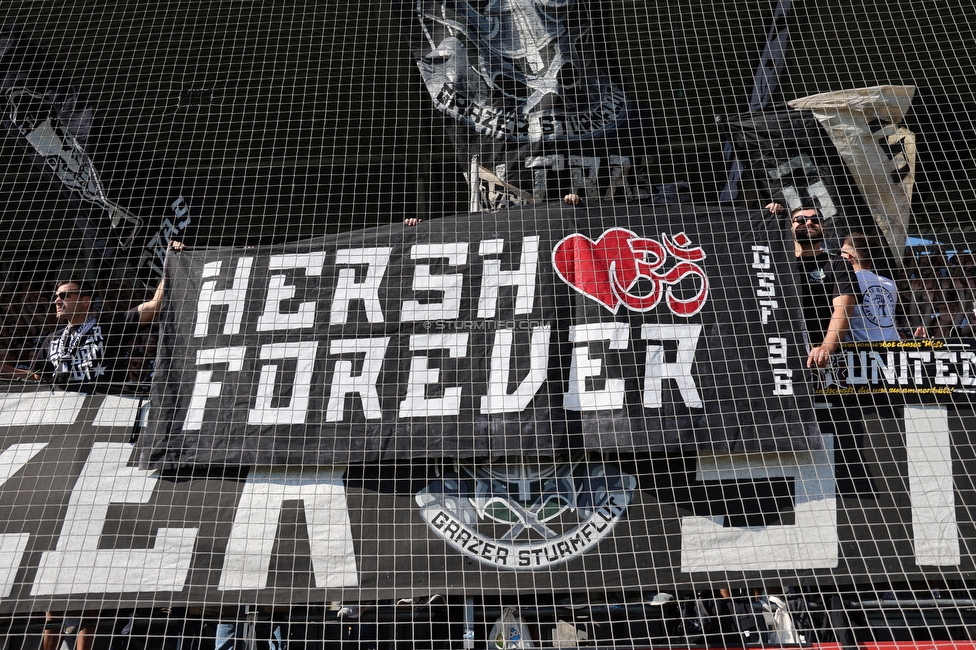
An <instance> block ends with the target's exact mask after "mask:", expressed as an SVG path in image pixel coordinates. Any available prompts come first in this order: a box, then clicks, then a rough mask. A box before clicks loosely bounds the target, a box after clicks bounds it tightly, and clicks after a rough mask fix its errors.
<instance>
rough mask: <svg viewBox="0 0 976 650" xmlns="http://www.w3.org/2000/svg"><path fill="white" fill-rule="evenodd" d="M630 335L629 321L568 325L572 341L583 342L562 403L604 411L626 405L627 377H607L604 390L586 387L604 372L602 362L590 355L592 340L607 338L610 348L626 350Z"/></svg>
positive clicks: (575, 353) (573, 408) (577, 408)
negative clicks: (625, 385)
mask: <svg viewBox="0 0 976 650" xmlns="http://www.w3.org/2000/svg"><path fill="white" fill-rule="evenodd" d="M629 337H630V326H629V325H627V323H589V324H587V325H574V326H572V327H570V328H569V340H570V342H572V343H584V345H580V346H577V347H574V348H573V360H572V362H571V365H570V366H569V390H568V391H567V392H566V395H565V397H564V398H563V406H564V407H565V408H567V409H569V410H570V411H603V410H608V409H620V408H623V406H624V380H623V379H619V378H611V377H607V380H606V386H605V387H604V388H603V389H602V390H590V391H588V390H586V380H587V379H589V378H590V377H597V376H599V374H600V373H601V372H602V369H603V363H602V362H601V361H600V359H598V358H596V359H595V358H593V357H591V356H590V346H589V345H585V344H587V343H589V342H591V341H607V342H608V343H609V346H608V347H609V349H611V350H626V349H627V344H628V342H629Z"/></svg>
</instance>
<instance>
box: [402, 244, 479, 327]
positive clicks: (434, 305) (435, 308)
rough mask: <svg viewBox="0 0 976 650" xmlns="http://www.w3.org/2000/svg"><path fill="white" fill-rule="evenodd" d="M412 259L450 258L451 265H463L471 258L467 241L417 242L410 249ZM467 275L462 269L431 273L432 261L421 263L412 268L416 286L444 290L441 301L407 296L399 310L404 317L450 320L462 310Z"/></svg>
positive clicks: (405, 318) (435, 290) (418, 319)
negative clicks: (411, 298)
mask: <svg viewBox="0 0 976 650" xmlns="http://www.w3.org/2000/svg"><path fill="white" fill-rule="evenodd" d="M410 259H412V260H436V259H447V263H448V265H449V266H461V265H463V264H466V263H467V261H468V244H467V243H466V242H459V243H456V244H416V245H414V246H413V248H411V249H410ZM463 286H464V276H463V275H462V274H460V273H446V274H444V275H431V273H430V264H418V265H417V266H416V267H415V268H414V272H413V287H412V288H413V290H414V291H416V292H418V293H420V292H434V293H440V294H442V296H443V297H442V298H441V300H440V302H423V303H422V302H420V301H419V300H406V301H404V303H403V308H402V309H401V310H400V320H401V321H404V322H406V321H422V320H451V319H454V318H457V317H458V314H459V313H460V311H461V289H462V288H463Z"/></svg>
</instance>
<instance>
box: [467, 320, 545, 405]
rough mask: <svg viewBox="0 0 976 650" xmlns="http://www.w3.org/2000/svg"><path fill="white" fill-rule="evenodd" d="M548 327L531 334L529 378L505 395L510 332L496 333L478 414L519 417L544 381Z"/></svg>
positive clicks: (509, 370) (508, 364)
mask: <svg viewBox="0 0 976 650" xmlns="http://www.w3.org/2000/svg"><path fill="white" fill-rule="evenodd" d="M551 332H552V328H551V327H550V326H549V325H546V326H545V327H540V328H538V329H536V330H533V331H532V344H531V347H530V349H529V374H528V375H526V376H525V379H523V380H522V383H521V384H519V385H518V387H516V389H515V392H512V393H509V392H508V380H509V377H510V376H511V373H512V347H513V346H512V339H513V338H514V332H513V331H512V330H507V329H506V330H498V331H497V332H495V344H494V345H493V346H492V348H491V374H490V375H488V394H487V395H485V396H484V397H482V398H481V412H482V413H484V414H490V413H518V412H521V411H523V410H525V407H526V406H528V405H529V402H531V401H532V398H533V397H535V394H536V393H537V392H538V391H539V388H540V387H541V386H542V384H543V382H545V381H546V372H547V371H548V368H549V337H550V335H551Z"/></svg>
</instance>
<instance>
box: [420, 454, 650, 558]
mask: <svg viewBox="0 0 976 650" xmlns="http://www.w3.org/2000/svg"><path fill="white" fill-rule="evenodd" d="M584 460H585V457H584V456H582V455H580V456H577V457H574V458H560V459H531V460H530V459H523V460H521V461H520V460H514V459H506V460H504V461H502V462H497V461H493V462H486V463H483V464H474V463H470V464H458V465H456V466H453V467H446V468H444V470H443V471H442V473H441V474H442V475H441V477H440V478H439V479H438V480H435V481H433V482H431V483H430V484H429V485H427V487H425V488H424V489H423V490H421V491H420V492H418V493H417V494H416V496H415V499H416V501H417V505H418V506H420V516H421V517H423V519H424V521H425V522H427V525H428V526H429V527H430V529H431V530H432V531H433V532H434V533H435V534H436V535H437V536H438V537H440V538H441V539H443V540H444V541H445V542H447V544H448V545H449V546H451V547H452V548H454V549H455V550H456V551H458V552H459V553H461V554H463V555H466V556H468V557H470V558H471V559H473V560H477V561H479V562H481V563H482V564H486V565H489V566H493V567H495V568H498V569H508V570H512V571H535V570H539V569H544V568H546V567H551V566H555V565H557V564H562V563H564V562H568V561H570V560H572V559H573V558H577V557H581V556H582V555H584V554H586V553H587V552H588V551H590V550H592V549H593V548H595V547H596V546H597V545H598V544H599V543H600V541H601V540H602V539H603V538H605V537H606V536H607V535H609V534H610V532H611V531H612V530H613V528H614V526H616V525H617V522H619V521H620V519H621V517H622V516H623V515H624V513H625V512H626V510H627V506H628V505H629V504H630V502H631V500H632V499H633V494H634V491H635V490H636V488H637V480H636V479H635V478H634V477H633V476H630V475H628V474H624V473H622V472H621V471H620V470H619V469H617V468H616V467H614V466H611V465H604V464H593V465H590V464H587V463H586V462H584Z"/></svg>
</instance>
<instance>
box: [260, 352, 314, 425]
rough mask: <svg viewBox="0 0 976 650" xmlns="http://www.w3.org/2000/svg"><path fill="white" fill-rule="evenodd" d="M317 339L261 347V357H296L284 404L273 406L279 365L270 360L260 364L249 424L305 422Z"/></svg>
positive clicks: (273, 358) (272, 358)
mask: <svg viewBox="0 0 976 650" xmlns="http://www.w3.org/2000/svg"><path fill="white" fill-rule="evenodd" d="M318 347H319V343H318V341H294V342H292V343H272V344H269V345H262V346H261V358H262V359H267V360H269V361H273V360H275V359H295V381H294V383H293V384H292V388H291V397H290V398H289V400H288V405H287V406H279V407H277V408H276V407H274V406H271V401H272V399H274V392H275V384H277V380H278V370H279V365H278V364H277V363H269V364H266V365H264V366H262V367H261V377H260V378H259V379H258V394H257V401H256V402H255V404H254V408H252V409H251V410H250V412H249V413H248V416H247V423H248V424H258V425H261V424H268V425H279V424H305V416H306V415H307V414H308V396H309V393H310V392H311V389H312V369H313V367H314V366H315V352H316V351H317V350H318Z"/></svg>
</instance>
